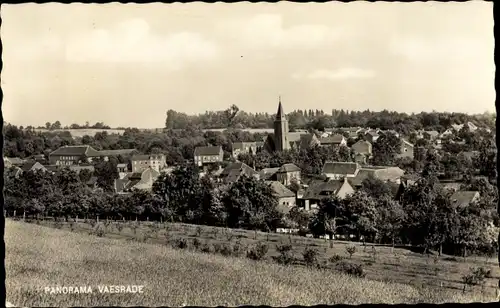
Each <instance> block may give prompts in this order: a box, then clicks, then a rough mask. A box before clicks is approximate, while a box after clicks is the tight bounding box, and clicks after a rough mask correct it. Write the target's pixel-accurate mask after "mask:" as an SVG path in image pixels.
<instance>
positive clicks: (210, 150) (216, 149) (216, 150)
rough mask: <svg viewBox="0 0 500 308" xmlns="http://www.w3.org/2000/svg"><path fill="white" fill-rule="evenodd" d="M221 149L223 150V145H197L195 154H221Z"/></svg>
mask: <svg viewBox="0 0 500 308" xmlns="http://www.w3.org/2000/svg"><path fill="white" fill-rule="evenodd" d="M221 151H222V147H221V146H205V147H196V148H195V149H194V155H195V156H205V155H219V154H220V153H221Z"/></svg>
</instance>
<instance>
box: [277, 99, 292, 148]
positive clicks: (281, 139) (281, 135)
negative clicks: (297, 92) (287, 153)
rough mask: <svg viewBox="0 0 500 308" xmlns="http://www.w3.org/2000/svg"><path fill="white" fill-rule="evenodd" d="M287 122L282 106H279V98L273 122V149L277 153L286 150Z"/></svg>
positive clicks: (287, 143)
mask: <svg viewBox="0 0 500 308" xmlns="http://www.w3.org/2000/svg"><path fill="white" fill-rule="evenodd" d="M289 148H290V143H289V142H288V121H287V120H286V117H285V113H284V112H283V106H281V96H280V98H279V105H278V112H277V113H276V119H275V120H274V149H275V150H276V151H278V152H281V151H283V150H288V149H289Z"/></svg>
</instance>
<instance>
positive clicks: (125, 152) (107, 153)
mask: <svg viewBox="0 0 500 308" xmlns="http://www.w3.org/2000/svg"><path fill="white" fill-rule="evenodd" d="M99 152H100V153H101V157H102V158H103V159H104V160H105V161H108V160H109V158H110V157H118V156H122V157H131V156H133V155H136V154H138V153H139V151H137V150H136V149H121V150H101V151H99Z"/></svg>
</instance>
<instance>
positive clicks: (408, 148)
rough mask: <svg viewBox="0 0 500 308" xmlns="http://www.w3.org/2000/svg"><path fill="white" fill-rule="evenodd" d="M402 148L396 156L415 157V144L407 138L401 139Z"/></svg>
mask: <svg viewBox="0 0 500 308" xmlns="http://www.w3.org/2000/svg"><path fill="white" fill-rule="evenodd" d="M400 144H401V148H400V151H401V153H399V154H397V155H396V158H403V157H409V158H411V159H413V155H414V152H415V151H414V145H413V144H412V143H410V142H408V141H406V140H405V139H401V143H400Z"/></svg>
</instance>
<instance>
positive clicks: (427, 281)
mask: <svg viewBox="0 0 500 308" xmlns="http://www.w3.org/2000/svg"><path fill="white" fill-rule="evenodd" d="M45 223H48V222H45ZM123 225H124V227H123V229H122V230H120V231H118V229H117V228H116V227H115V226H113V225H111V226H110V227H108V228H107V232H106V236H107V237H112V238H134V237H135V238H139V239H140V238H141V237H142V235H143V234H144V233H145V232H148V231H149V230H150V224H149V225H148V224H146V223H141V224H140V225H139V227H138V229H137V230H136V234H134V232H133V230H132V229H131V228H130V225H131V223H124V224H123ZM165 227H168V231H166V229H165ZM64 228H68V227H67V226H65V227H64ZM90 228H91V227H90V225H89V224H85V223H78V224H75V230H76V231H85V232H87V231H88V230H89V229H90ZM197 229H198V231H201V232H197ZM228 231H229V233H226V232H225V230H224V229H223V228H213V227H207V226H195V225H188V224H178V223H169V224H167V225H166V224H163V225H161V226H160V229H159V230H158V232H157V233H156V234H155V235H154V236H153V238H150V239H149V240H148V242H153V243H158V244H164V243H165V242H166V241H172V240H173V239H175V238H186V239H189V241H190V242H191V241H192V239H194V238H198V239H199V240H200V241H201V242H202V243H205V242H208V243H209V244H214V243H227V242H231V243H235V242H236V241H240V242H241V243H242V244H244V245H247V246H251V245H253V244H255V243H257V242H265V243H267V244H268V245H269V257H268V259H270V256H273V255H278V253H277V252H276V249H275V248H276V245H279V244H282V243H286V244H288V243H290V239H291V240H292V245H293V247H294V250H293V252H294V254H295V257H297V258H299V259H300V258H301V255H302V252H303V251H304V249H305V247H306V246H309V247H312V248H315V249H317V250H318V251H319V253H320V255H319V257H320V259H322V260H324V261H326V259H328V258H329V257H330V256H332V255H333V254H337V255H341V256H347V254H346V251H345V247H346V245H351V244H353V243H352V242H349V243H348V242H339V241H335V244H334V246H333V248H330V247H329V243H328V242H326V241H325V240H320V239H310V238H305V237H298V236H291V237H289V236H288V235H283V234H267V233H260V232H259V233H257V239H256V240H255V239H254V236H255V233H254V232H252V231H247V230H230V229H228ZM166 233H167V237H165V234H166ZM356 245H357V252H356V253H355V254H354V256H353V258H352V259H353V260H352V261H354V262H357V263H363V264H364V270H365V272H366V273H367V278H369V279H372V280H379V281H383V282H397V283H405V284H410V285H412V286H416V287H422V286H439V287H444V288H447V289H451V290H462V286H463V285H462V282H461V281H462V280H461V277H462V276H463V275H464V274H466V273H468V271H469V268H470V267H478V266H482V267H485V268H490V269H492V273H493V277H495V278H493V279H487V280H486V292H487V293H488V294H490V295H491V294H494V287H495V286H496V285H497V284H498V276H499V274H498V272H499V270H498V266H497V260H496V259H495V258H488V259H486V258H477V259H475V258H467V259H466V260H465V261H464V260H463V259H462V258H458V260H457V261H451V260H449V259H448V260H447V258H441V259H440V260H439V261H438V262H437V263H434V260H433V258H432V257H431V258H428V257H425V256H422V255H421V254H418V253H413V252H410V251H408V250H406V249H395V250H394V253H393V252H392V251H391V249H390V248H389V247H380V246H378V247H377V248H376V252H377V254H376V260H374V261H375V262H373V258H372V255H371V254H370V251H371V249H370V247H368V248H366V251H364V247H362V246H360V245H359V244H356ZM473 291H474V292H478V291H479V288H478V287H475V288H474V289H473Z"/></svg>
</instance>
